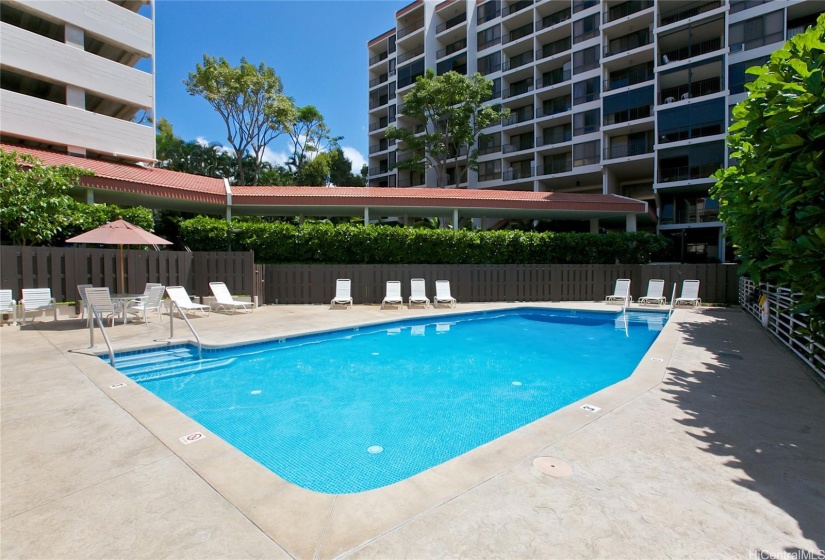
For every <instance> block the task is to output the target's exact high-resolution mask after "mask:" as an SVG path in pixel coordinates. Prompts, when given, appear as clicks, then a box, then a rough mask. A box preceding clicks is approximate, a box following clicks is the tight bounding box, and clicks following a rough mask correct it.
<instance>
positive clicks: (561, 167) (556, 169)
mask: <svg viewBox="0 0 825 560" xmlns="http://www.w3.org/2000/svg"><path fill="white" fill-rule="evenodd" d="M570 171H573V160H572V159H569V158H568V159H563V160H558V161H551V162H550V163H548V164H545V165H539V166H538V167H536V176H537V177H540V176H542V175H555V174H556V173H568V172H570Z"/></svg>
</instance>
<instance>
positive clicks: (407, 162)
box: [386, 69, 510, 187]
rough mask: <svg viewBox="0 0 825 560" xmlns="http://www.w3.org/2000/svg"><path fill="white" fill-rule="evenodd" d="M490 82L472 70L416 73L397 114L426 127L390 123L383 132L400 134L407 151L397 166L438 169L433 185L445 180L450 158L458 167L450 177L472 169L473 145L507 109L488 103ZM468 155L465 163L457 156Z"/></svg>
mask: <svg viewBox="0 0 825 560" xmlns="http://www.w3.org/2000/svg"><path fill="white" fill-rule="evenodd" d="M492 91H493V82H491V81H490V80H488V79H487V78H485V77H484V76H482V75H481V74H478V73H476V74H474V75H473V76H469V77H468V76H465V75H463V74H459V73H458V72H453V71H450V72H446V73H444V74H442V75H440V76H436V75H435V72H433V70H432V69H428V70H427V71H426V73H425V74H424V75H423V76H419V77H418V78H417V79H416V82H415V86H414V87H413V89H412V91H410V92H409V93H408V94H407V95H405V96H404V99H403V102H404V106H403V108H402V109H401V114H402V115H404V116H405V117H409V118H411V119H413V120H415V121H417V122H418V123H422V124H424V125H425V126H426V130H425V131H424V133H421V134H416V133H415V132H414V130H410V129H407V128H403V127H396V126H394V125H390V126H389V127H388V128H387V132H386V137H387V138H388V139H390V140H398V141H399V142H400V143H401V146H400V147H401V148H402V149H403V150H404V151H405V152H407V153H408V154H409V156H408V157H406V158H404V159H401V160H399V161H397V162H396V164H395V165H396V167H398V168H401V169H410V170H412V171H417V172H421V173H423V172H424V171H425V169H426V168H434V169H435V170H436V186H437V187H444V186H447V171H448V169H449V167H448V166H449V164H450V162H451V161H452V163H453V167H455V168H456V171H455V176H454V181H450V182H451V183H454V184H455V186H456V187H458V186H460V185H461V183H462V181H463V180H465V179H466V178H467V173H468V171H469V170H470V169H472V170H474V171H475V170H477V169H478V150H477V149H476V148H475V147H474V146H475V144H476V142H477V140H478V136H479V134H480V133H481V131H482V130H483V129H484V128H486V127H488V126H489V125H491V124H493V123H494V122H496V121H499V120H501V119H502V118H505V117H506V116H507V115H509V113H510V111H509V109H502V108H500V107H499V106H496V105H490V104H488V101H489V99H490V97H491V95H492ZM464 155H466V156H467V164H466V165H461V163H460V162H459V160H460V158H462V157H463V156H464Z"/></svg>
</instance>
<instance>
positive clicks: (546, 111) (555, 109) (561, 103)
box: [536, 96, 571, 119]
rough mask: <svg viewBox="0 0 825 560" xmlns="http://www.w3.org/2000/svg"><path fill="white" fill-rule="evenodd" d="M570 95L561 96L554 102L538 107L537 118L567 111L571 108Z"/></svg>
mask: <svg viewBox="0 0 825 560" xmlns="http://www.w3.org/2000/svg"><path fill="white" fill-rule="evenodd" d="M570 107H571V105H570V97H569V96H567V97H559V98H558V99H554V100H553V102H552V103H550V104H547V105H544V106H542V107H539V108H538V109H536V118H537V119H538V118H541V117H549V116H552V115H558V114H560V113H566V112H567V111H569V110H570Z"/></svg>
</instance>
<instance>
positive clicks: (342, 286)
mask: <svg viewBox="0 0 825 560" xmlns="http://www.w3.org/2000/svg"><path fill="white" fill-rule="evenodd" d="M351 289H352V281H351V280H350V279H349V278H339V279H338V280H336V281H335V297H334V298H332V301H331V302H329V305H330V306H331V307H335V306H336V305H344V306H346V307H347V308H351V307H352V293H351Z"/></svg>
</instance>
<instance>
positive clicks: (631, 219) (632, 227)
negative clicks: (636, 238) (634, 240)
mask: <svg viewBox="0 0 825 560" xmlns="http://www.w3.org/2000/svg"><path fill="white" fill-rule="evenodd" d="M624 224H625V226H624V229H625V231H636V214H627V215H626V216H625V217H624Z"/></svg>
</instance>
